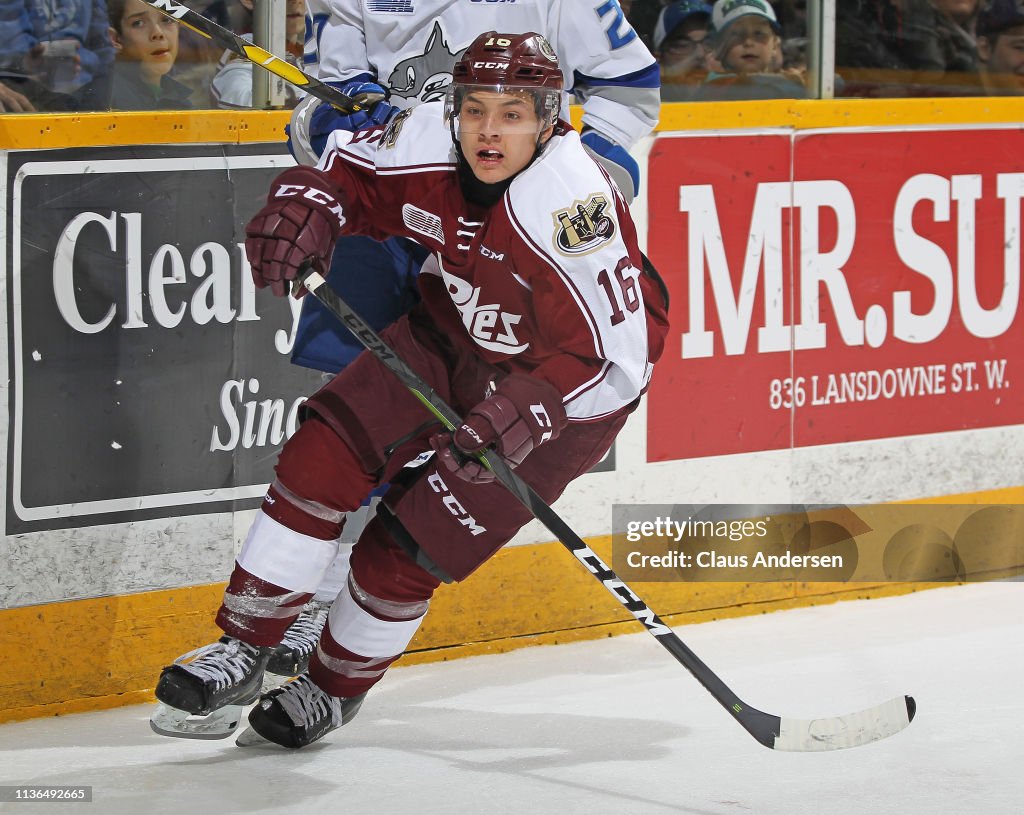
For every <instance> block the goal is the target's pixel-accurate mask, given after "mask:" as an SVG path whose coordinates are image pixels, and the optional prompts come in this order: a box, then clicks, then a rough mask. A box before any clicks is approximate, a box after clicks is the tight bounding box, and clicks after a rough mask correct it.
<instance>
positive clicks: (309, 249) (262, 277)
mask: <svg viewBox="0 0 1024 815" xmlns="http://www.w3.org/2000/svg"><path fill="white" fill-rule="evenodd" d="M331 187H332V185H331V183H330V182H329V181H328V180H327V178H326V177H325V176H324V175H323V174H322V173H321V172H319V171H318V170H314V169H313V168H312V167H292V168H291V169H288V170H285V171H284V172H283V173H281V175H279V176H278V177H277V178H275V179H274V181H273V183H272V184H271V185H270V194H269V195H268V196H267V205H266V206H265V207H263V209H261V210H260V211H259V212H258V213H256V216H255V217H254V218H253V219H252V220H251V221H249V225H248V226H247V227H246V228H245V235H246V240H245V254H246V255H247V256H248V258H249V264H250V265H251V266H252V278H253V280H254V281H255V282H256V285H257V287H259V288H261V289H262V288H264V287H265V286H270V288H271V290H272V291H273V292H274V294H276V295H278V296H279V297H283V296H284V295H285V294H287V293H288V281H290V280H294V279H295V277H296V275H297V274H298V271H299V268H300V267H301V266H302V264H303V263H304V262H305V261H307V260H309V261H312V265H313V269H314V270H315V271H318V272H320V273H321V274H324V273H326V271H327V267H328V265H329V264H328V259H329V258H330V256H331V249H332V248H333V246H334V242H335V241H336V240H337V239H338V235H340V234H341V228H342V226H344V225H345V216H344V215H343V214H342V208H341V202H340V201H339V200H338V199H337V197H335V195H334V194H333V193H332V192H329V191H328V190H329V189H331ZM305 293H306V289H304V288H303V289H299V291H298V292H297V293H296V297H302V296H303V295H304V294H305Z"/></svg>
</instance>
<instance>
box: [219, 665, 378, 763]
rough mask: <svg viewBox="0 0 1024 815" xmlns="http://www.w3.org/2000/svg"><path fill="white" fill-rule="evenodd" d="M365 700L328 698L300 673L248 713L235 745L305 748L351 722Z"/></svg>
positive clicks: (267, 694) (355, 697) (264, 697)
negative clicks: (246, 725) (245, 727)
mask: <svg viewBox="0 0 1024 815" xmlns="http://www.w3.org/2000/svg"><path fill="white" fill-rule="evenodd" d="M365 698H366V694H365V693H361V694H359V695H358V696H353V697H352V698H351V699H343V698H340V697H338V696H329V695H328V694H326V693H324V692H323V691H322V690H320V688H318V687H317V686H316V685H315V684H314V683H313V681H312V680H311V679H310V678H309V675H308V674H305V673H304V674H302V675H301V676H299V677H298V678H297V679H295V680H293V681H291V682H288V683H286V684H285V685H282V686H281V687H279V688H275V689H274V690H272V691H270V692H269V693H265V694H263V696H262V697H260V700H259V703H258V704H257V705H256V706H255V707H254V708H253V709H252V710H250V711H249V727H248V729H246V730H245V731H243V732H242V734H241V735H240V736H239V737H238V738H237V739H236V740H235V743H236V744H237V745H238V746H239V747H253V746H256V745H261V744H267V743H268V742H269V743H273V744H279V745H281V746H282V747H288V748H293V749H295V748H299V747H305V746H306V745H308V744H312V743H313V742H315V741H318V740H319V739H322V738H323V737H324V736H325V735H327V734H328V733H330V732H331V731H332V730H336V729H337V728H339V727H341V726H342V725H343V724H347V723H348V722H350V721H351V720H352V719H353V718H355V715H356V713H358V712H359V708H360V706H361V705H362V704H363V699H365Z"/></svg>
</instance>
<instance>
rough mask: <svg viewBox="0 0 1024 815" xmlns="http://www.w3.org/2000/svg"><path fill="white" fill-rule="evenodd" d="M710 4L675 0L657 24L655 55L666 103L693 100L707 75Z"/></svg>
mask: <svg viewBox="0 0 1024 815" xmlns="http://www.w3.org/2000/svg"><path fill="white" fill-rule="evenodd" d="M710 25H711V6H709V5H708V4H707V3H705V2H703V0H676V2H674V3H672V4H671V5H668V6H665V8H664V9H662V12H661V14H660V15H659V16H658V21H657V23H656V24H655V26H654V36H653V39H652V43H653V45H654V56H655V57H657V59H658V65H659V67H660V69H661V99H662V101H663V102H685V101H689V100H691V99H693V98H694V97H695V95H696V93H697V89H698V88H699V87H700V85H701V83H702V82H703V81H704V80H705V78H706V77H707V73H708V71H707V63H706V59H707V55H708V49H709V46H710V40H709V39H708V28H709V26H710Z"/></svg>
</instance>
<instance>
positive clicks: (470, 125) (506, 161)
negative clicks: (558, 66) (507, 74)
mask: <svg viewBox="0 0 1024 815" xmlns="http://www.w3.org/2000/svg"><path fill="white" fill-rule="evenodd" d="M458 116H459V122H458V124H459V144H460V145H461V146H462V152H463V154H464V155H465V156H466V161H467V162H469V167H470V169H471V170H472V171H473V175H475V176H476V177H477V178H478V179H480V180H481V181H483V182H484V183H485V184H496V183H498V182H499V181H505V180H506V179H509V178H511V177H512V176H514V175H515V174H516V173H518V172H519V171H520V170H522V169H523V168H525V167H526V165H527V164H529V163H530V160H531V159H532V158H533V154H534V152H535V151H536V149H537V139H538V137H540V139H541V141H544V140H545V139H547V137H548V136H550V135H551V129H552V128H551V126H550V125H548V126H547V127H543V124H542V122H541V120H540V118H539V117H538V116H537V111H536V109H535V108H534V97H533V94H531V93H522V92H519V93H515V92H512V93H498V92H496V91H481V90H474V91H469V92H467V93H466V95H465V97H464V98H463V100H462V105H461V107H460V108H459V111H458Z"/></svg>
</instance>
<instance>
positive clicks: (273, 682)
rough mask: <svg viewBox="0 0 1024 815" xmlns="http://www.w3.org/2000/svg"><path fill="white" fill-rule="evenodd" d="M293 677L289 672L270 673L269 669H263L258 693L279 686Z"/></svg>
mask: <svg viewBox="0 0 1024 815" xmlns="http://www.w3.org/2000/svg"><path fill="white" fill-rule="evenodd" d="M294 678H295V677H294V676H292V675H291V674H287V675H286V674H272V673H271V672H270V671H265V672H264V673H263V685H262V687H261V689H260V694H261V695H262V694H264V693H266V692H267V691H271V690H273V689H274V688H279V687H281V686H282V685H283V684H284V683H285V682H291V681H292V680H293V679H294Z"/></svg>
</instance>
